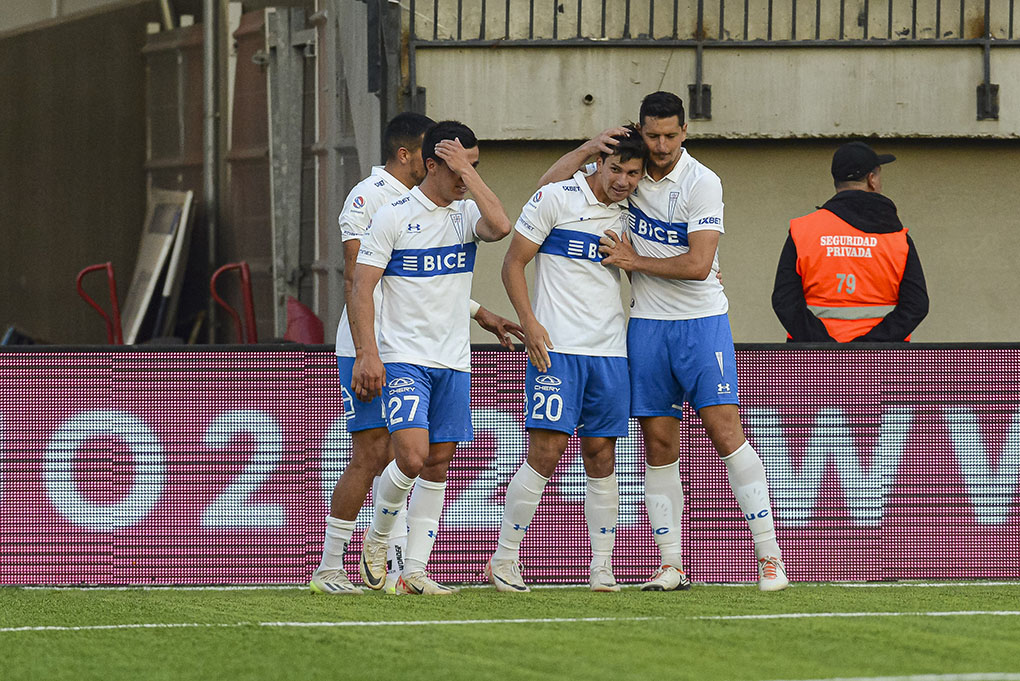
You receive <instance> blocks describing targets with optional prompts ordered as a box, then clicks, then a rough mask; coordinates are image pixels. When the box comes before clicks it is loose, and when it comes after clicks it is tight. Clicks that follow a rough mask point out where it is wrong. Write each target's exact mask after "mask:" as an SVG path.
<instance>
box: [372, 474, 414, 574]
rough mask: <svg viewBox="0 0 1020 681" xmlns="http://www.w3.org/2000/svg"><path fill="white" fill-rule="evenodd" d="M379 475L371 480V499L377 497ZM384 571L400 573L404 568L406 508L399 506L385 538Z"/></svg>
mask: <svg viewBox="0 0 1020 681" xmlns="http://www.w3.org/2000/svg"><path fill="white" fill-rule="evenodd" d="M380 479H381V478H380V476H378V475H377V476H375V479H374V480H372V499H373V501H374V500H375V499H378V498H379V480H380ZM386 544H387V545H388V547H387V549H386V572H393V573H396V574H400V572H402V571H403V569H404V555H406V554H407V509H406V508H401V509H400V512H399V513H398V514H397V521H396V522H395V523H394V524H393V529H392V530H391V531H390V538H389V539H387V540H386Z"/></svg>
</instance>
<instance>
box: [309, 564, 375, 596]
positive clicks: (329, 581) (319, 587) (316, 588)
mask: <svg viewBox="0 0 1020 681" xmlns="http://www.w3.org/2000/svg"><path fill="white" fill-rule="evenodd" d="M308 588H309V589H311V590H312V593H313V594H325V595H327V596H360V595H361V594H363V593H365V592H364V591H362V590H361V589H360V588H358V587H356V586H354V585H353V584H351V580H350V579H348V577H347V573H346V572H345V571H344V569H343V568H339V569H337V570H316V571H315V574H313V575H312V581H310V582H309V583H308Z"/></svg>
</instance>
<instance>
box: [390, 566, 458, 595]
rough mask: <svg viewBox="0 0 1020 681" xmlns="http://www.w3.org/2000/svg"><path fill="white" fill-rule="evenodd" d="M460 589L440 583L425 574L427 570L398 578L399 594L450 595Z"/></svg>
mask: <svg viewBox="0 0 1020 681" xmlns="http://www.w3.org/2000/svg"><path fill="white" fill-rule="evenodd" d="M458 591H460V589H458V588H456V587H452V586H446V585H445V584H440V583H439V582H437V581H436V580H434V579H431V578H430V577H429V576H428V575H426V574H425V571H424V570H423V571H421V572H412V573H411V574H409V575H400V578H399V579H398V580H397V595H400V594H410V595H412V596H450V595H452V594H455V593H457V592H458Z"/></svg>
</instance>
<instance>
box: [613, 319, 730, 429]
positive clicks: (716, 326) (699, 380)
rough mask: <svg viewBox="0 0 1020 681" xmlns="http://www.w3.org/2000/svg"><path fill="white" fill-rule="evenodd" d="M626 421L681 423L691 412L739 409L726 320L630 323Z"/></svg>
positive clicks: (670, 320)
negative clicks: (718, 407)
mask: <svg viewBox="0 0 1020 681" xmlns="http://www.w3.org/2000/svg"><path fill="white" fill-rule="evenodd" d="M627 353H628V355H629V359H630V385H631V407H630V415H631V416H635V417H644V416H674V417H676V418H681V417H682V415H683V404H684V402H685V401H687V402H690V404H691V406H692V407H693V408H694V409H695V410H698V409H701V408H702V407H711V406H715V405H718V404H740V401H739V399H738V394H737V358H736V353H735V352H734V351H733V335H732V333H731V332H730V320H729V316H728V315H725V314H721V315H715V316H712V317H702V318H700V319H667V320H661V319H631V320H630V323H629V324H628V325H627Z"/></svg>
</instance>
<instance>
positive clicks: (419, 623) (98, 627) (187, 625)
mask: <svg viewBox="0 0 1020 681" xmlns="http://www.w3.org/2000/svg"><path fill="white" fill-rule="evenodd" d="M975 616H1008V617H1016V616H1020V610H960V611H950V612H800V613H782V614H774V615H694V616H690V617H683V618H680V619H686V620H772V619H808V618H819V617H821V618H833V617H975ZM666 619H668V618H665V617H556V618H531V619H477V620H410V621H407V620H396V621H390V622H386V621H350V622H343V621H341V622H220V623H204V622H167V623H159V622H152V623H137V624H92V625H82V626H36V627H4V628H0V634H9V633H16V632H23V631H104V630H111V629H197V628H204V627H226V628H230V627H297V628H301V627H423V626H431V625H445V624H461V625H464V624H467V625H473V624H474V625H477V624H576V623H590V622H648V621H660V620H666ZM1018 681H1020V680H1018Z"/></svg>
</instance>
